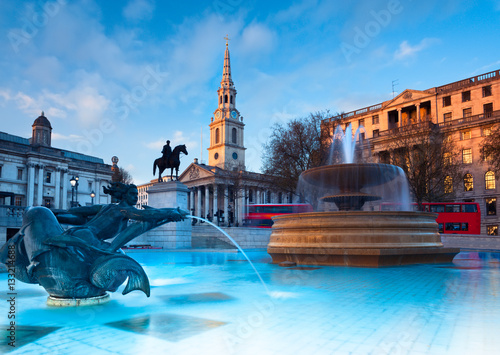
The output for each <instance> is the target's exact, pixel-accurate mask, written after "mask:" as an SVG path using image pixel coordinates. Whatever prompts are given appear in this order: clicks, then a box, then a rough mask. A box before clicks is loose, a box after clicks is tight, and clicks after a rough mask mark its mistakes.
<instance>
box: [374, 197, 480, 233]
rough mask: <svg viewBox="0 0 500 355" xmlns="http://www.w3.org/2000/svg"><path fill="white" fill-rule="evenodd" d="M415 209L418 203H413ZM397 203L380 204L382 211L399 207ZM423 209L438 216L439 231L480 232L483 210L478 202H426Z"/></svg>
mask: <svg viewBox="0 0 500 355" xmlns="http://www.w3.org/2000/svg"><path fill="white" fill-rule="evenodd" d="M412 205H413V208H414V210H417V209H418V205H417V204H416V203H414V204H412ZM395 207H396V204H385V203H382V204H381V205H380V210H381V211H390V210H395V209H397V208H395ZM422 210H423V211H425V212H434V213H437V214H438V216H437V218H436V222H437V223H438V226H439V233H442V234H480V233H481V210H480V209H479V203H477V202H425V203H422Z"/></svg>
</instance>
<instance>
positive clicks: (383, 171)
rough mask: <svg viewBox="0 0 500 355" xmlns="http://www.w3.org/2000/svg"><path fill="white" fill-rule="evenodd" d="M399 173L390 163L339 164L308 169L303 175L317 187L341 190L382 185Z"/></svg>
mask: <svg viewBox="0 0 500 355" xmlns="http://www.w3.org/2000/svg"><path fill="white" fill-rule="evenodd" d="M398 174H399V170H398V168H397V167H396V166H394V165H390V164H338V165H325V166H319V167H316V168H312V169H309V170H306V171H304V172H303V173H302V175H301V177H302V178H303V179H304V180H305V181H306V182H307V183H309V184H311V185H314V186H317V187H327V188H332V187H339V188H340V189H341V190H344V189H347V190H352V189H354V190H359V189H361V188H362V187H368V186H377V185H382V184H384V183H386V182H389V181H391V180H394V179H395V178H396V177H397V176H398Z"/></svg>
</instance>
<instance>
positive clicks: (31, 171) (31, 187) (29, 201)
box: [26, 163, 35, 206]
mask: <svg viewBox="0 0 500 355" xmlns="http://www.w3.org/2000/svg"><path fill="white" fill-rule="evenodd" d="M27 165H28V187H27V189H28V191H27V197H26V206H33V205H34V201H33V200H34V199H35V164H33V163H28V164H27Z"/></svg>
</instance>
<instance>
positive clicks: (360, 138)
mask: <svg viewBox="0 0 500 355" xmlns="http://www.w3.org/2000/svg"><path fill="white" fill-rule="evenodd" d="M364 140H365V132H363V133H360V134H359V141H360V142H362V141H364Z"/></svg>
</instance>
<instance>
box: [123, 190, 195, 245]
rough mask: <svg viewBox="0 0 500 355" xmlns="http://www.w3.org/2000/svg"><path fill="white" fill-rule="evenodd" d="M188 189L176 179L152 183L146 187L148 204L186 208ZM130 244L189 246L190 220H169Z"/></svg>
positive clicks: (157, 206)
mask: <svg viewBox="0 0 500 355" xmlns="http://www.w3.org/2000/svg"><path fill="white" fill-rule="evenodd" d="M188 193H189V189H188V188H187V186H186V185H184V184H183V183H181V182H178V181H167V182H160V183H158V184H154V185H153V186H151V187H150V188H149V189H148V205H149V206H150V207H154V208H166V207H169V208H177V207H180V208H181V209H182V210H185V211H189V209H188ZM130 244H150V245H151V246H153V247H161V248H163V249H186V248H191V220H190V219H186V220H184V221H182V222H170V223H167V224H164V225H162V226H160V227H158V228H155V229H153V230H150V231H149V232H147V233H144V234H143V235H142V236H141V237H139V238H136V239H134V240H133V241H132V242H131V243H130Z"/></svg>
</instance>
